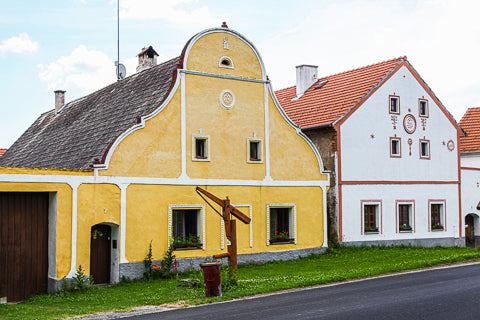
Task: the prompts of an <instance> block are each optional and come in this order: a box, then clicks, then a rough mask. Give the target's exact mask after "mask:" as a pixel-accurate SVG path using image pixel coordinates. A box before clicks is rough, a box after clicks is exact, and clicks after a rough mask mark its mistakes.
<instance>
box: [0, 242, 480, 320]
mask: <svg viewBox="0 0 480 320" xmlns="http://www.w3.org/2000/svg"><path fill="white" fill-rule="evenodd" d="M479 258H480V251H479V250H476V249H470V248H443V247H442V248H440V247H437V248H416V247H403V246H402V247H373V248H355V247H348V248H340V249H329V250H328V252H327V253H325V254H322V255H314V256H310V257H307V258H302V259H298V260H294V261H285V262H284V261H278V262H272V263H265V264H254V265H245V266H240V267H239V269H238V275H239V281H238V285H237V286H235V287H229V288H225V287H224V288H223V297H220V298H210V299H207V298H205V296H204V290H203V287H200V288H187V287H179V286H177V281H176V279H159V280H152V281H134V282H130V283H120V284H118V285H115V286H112V287H109V288H101V287H94V288H91V289H88V290H86V291H81V292H62V293H56V294H49V295H41V296H37V297H32V298H30V299H28V300H26V301H23V302H22V303H19V304H7V305H5V304H3V305H0V318H1V319H61V318H65V317H68V316H75V315H81V314H90V313H95V312H99V311H109V310H129V309H131V308H133V307H137V306H146V305H162V304H175V303H179V302H181V303H182V304H186V305H194V304H202V303H208V302H212V301H221V300H229V299H233V298H238V297H242V296H248V295H253V294H259V293H266V292H272V291H278V290H284V289H290V288H298V287H306V286H312V285H318V284H324V283H331V282H337V281H345V280H349V279H357V278H363V277H369V276H374V275H379V274H385V273H391V272H396V271H402V270H409V269H416V268H421V267H426V266H433V265H438V264H448V263H454V262H458V261H465V260H478V259H479ZM180 278H196V279H199V280H203V279H202V274H201V272H200V271H192V272H190V273H185V274H181V275H180ZM202 283H203V282H202Z"/></svg>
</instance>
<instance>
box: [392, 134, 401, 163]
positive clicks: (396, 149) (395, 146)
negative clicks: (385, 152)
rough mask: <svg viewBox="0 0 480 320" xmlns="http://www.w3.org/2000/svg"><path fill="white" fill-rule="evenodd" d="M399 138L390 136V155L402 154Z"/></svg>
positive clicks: (396, 156) (393, 156) (398, 156)
mask: <svg viewBox="0 0 480 320" xmlns="http://www.w3.org/2000/svg"><path fill="white" fill-rule="evenodd" d="M400 141H401V140H400V138H397V137H394V138H390V157H392V158H400V157H401V156H402V151H401V145H400Z"/></svg>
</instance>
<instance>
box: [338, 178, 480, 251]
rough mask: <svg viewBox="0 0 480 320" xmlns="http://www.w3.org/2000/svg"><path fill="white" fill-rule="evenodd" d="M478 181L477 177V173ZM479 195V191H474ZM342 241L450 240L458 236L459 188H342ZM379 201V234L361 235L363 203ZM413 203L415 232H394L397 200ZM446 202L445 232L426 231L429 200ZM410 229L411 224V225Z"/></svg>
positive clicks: (375, 186)
mask: <svg viewBox="0 0 480 320" xmlns="http://www.w3.org/2000/svg"><path fill="white" fill-rule="evenodd" d="M478 173H479V178H480V171H479V172H478ZM477 190H478V193H479V194H480V188H479V189H477ZM342 192H343V198H342V199H343V201H342V202H343V219H342V226H343V230H342V231H343V232H342V233H343V241H345V242H349V241H384V240H400V239H428V238H452V237H458V235H459V232H458V230H459V223H458V222H459V208H458V203H459V199H458V185H457V184H441V185H428V184H423V185H403V184H397V185H344V186H343V187H342ZM377 199H381V200H382V213H381V219H380V220H381V221H380V224H379V227H380V231H381V233H378V234H364V235H362V228H363V225H362V215H363V211H362V206H361V201H362V200H377ZM412 199H413V200H415V210H414V214H415V215H414V222H415V230H414V232H397V225H396V212H397V210H396V200H412ZM439 199H445V218H446V220H445V221H446V223H445V229H446V230H444V231H428V226H429V203H428V200H439ZM412 226H413V223H412Z"/></svg>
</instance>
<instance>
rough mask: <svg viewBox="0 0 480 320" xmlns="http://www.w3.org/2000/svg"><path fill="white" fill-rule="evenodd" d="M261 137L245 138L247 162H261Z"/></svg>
mask: <svg viewBox="0 0 480 320" xmlns="http://www.w3.org/2000/svg"><path fill="white" fill-rule="evenodd" d="M262 150H263V149H262V139H257V138H248V139H247V162H248V163H262V162H263V152H262Z"/></svg>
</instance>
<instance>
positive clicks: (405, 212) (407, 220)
mask: <svg viewBox="0 0 480 320" xmlns="http://www.w3.org/2000/svg"><path fill="white" fill-rule="evenodd" d="M413 211H414V203H413V201H412V202H410V203H405V202H403V201H402V202H401V203H399V202H398V201H397V222H398V231H400V232H402V231H403V232H408V231H414V230H413V225H414V212H413Z"/></svg>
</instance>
